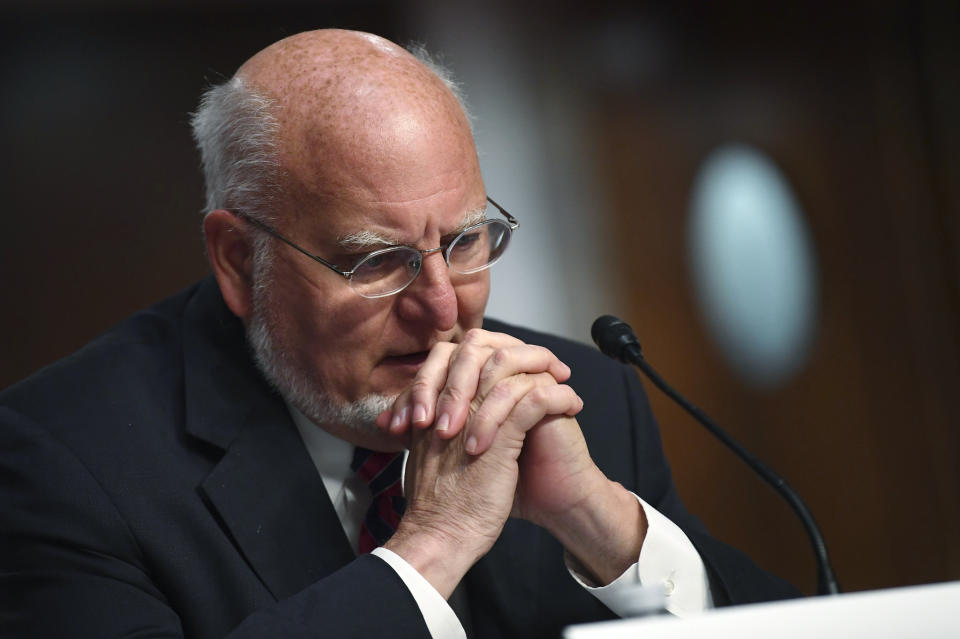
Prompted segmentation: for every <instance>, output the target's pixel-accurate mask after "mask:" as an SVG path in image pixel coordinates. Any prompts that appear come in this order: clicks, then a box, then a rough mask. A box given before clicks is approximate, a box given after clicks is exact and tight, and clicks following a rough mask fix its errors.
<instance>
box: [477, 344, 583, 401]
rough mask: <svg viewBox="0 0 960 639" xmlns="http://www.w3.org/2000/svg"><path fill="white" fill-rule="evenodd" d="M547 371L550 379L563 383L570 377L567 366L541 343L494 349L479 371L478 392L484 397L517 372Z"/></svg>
mask: <svg viewBox="0 0 960 639" xmlns="http://www.w3.org/2000/svg"><path fill="white" fill-rule="evenodd" d="M543 372H547V373H550V375H551V377H552V379H553V380H555V381H557V382H564V381H566V380H567V379H569V378H570V368H569V367H568V366H567V365H566V364H564V363H563V362H561V361H560V360H559V359H558V358H557V356H556V355H554V354H553V352H551V351H550V350H549V349H547V348H544V347H543V346H534V345H531V344H523V343H521V344H519V345H514V346H508V347H505V348H498V349H496V350H495V351H494V352H493V353H492V354H491V355H490V357H489V358H487V361H486V362H485V363H484V365H483V369H482V370H481V371H480V381H479V384H478V386H477V392H478V394H479V395H480V396H481V397H484V396H486V394H487V393H488V392H490V389H491V388H493V386H494V385H495V384H497V383H498V382H499V381H500V380H502V379H506V378H507V377H510V376H512V375H516V374H517V373H543Z"/></svg>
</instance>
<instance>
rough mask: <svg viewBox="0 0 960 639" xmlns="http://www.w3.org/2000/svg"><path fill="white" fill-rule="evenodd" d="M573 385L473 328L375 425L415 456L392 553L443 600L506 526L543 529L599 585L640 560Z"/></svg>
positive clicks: (636, 517) (635, 519)
mask: <svg viewBox="0 0 960 639" xmlns="http://www.w3.org/2000/svg"><path fill="white" fill-rule="evenodd" d="M569 377H570V369H569V368H568V367H567V366H566V365H565V364H564V363H563V362H561V361H560V360H559V359H558V358H557V357H556V356H555V355H554V354H553V353H552V352H550V351H549V350H547V349H546V348H543V347H540V346H531V345H528V344H525V343H523V342H522V341H520V340H518V339H516V338H514V337H512V336H509V335H505V334H502V333H492V332H488V331H483V330H480V329H472V330H470V331H468V332H467V333H466V334H465V335H464V337H463V339H462V340H461V342H459V343H456V344H454V343H440V344H437V345H436V346H435V347H434V348H433V349H432V350H431V352H430V354H429V356H428V357H427V359H426V361H425V362H424V364H423V366H422V367H421V369H420V371H419V372H418V374H417V376H416V378H415V380H414V382H413V384H412V385H411V386H410V388H408V389H407V390H406V391H405V392H403V393H402V394H401V395H400V396H399V397H398V398H397V400H396V401H395V403H394V405H393V407H392V409H390V410H387V411H385V412H384V413H382V414H381V415H380V416H379V417H378V419H377V426H378V427H379V428H380V429H382V430H384V431H386V432H389V433H391V434H393V435H394V436H396V437H401V438H405V439H408V445H409V448H410V456H409V458H408V461H407V470H406V477H405V494H406V497H407V510H406V513H405V514H404V517H403V519H402V521H401V522H400V526H399V528H398V530H397V532H396V534H395V535H394V536H393V537H392V538H391V540H390V541H389V542H388V543H387V544H386V547H387V548H388V549H390V550H392V551H394V552H396V553H397V554H399V555H400V556H401V557H403V558H404V559H405V560H406V561H407V562H408V563H410V564H411V565H412V566H413V567H414V568H416V569H417V570H418V571H419V572H420V574H422V575H423V576H424V577H425V578H427V580H428V581H430V582H431V583H432V584H433V585H434V587H435V588H436V589H437V590H438V591H439V592H440V593H441V594H442V595H443V596H445V597H446V596H449V595H450V593H452V591H453V588H454V587H456V584H457V583H459V581H460V579H461V578H462V576H463V575H464V574H465V573H466V571H467V570H469V568H470V567H471V566H472V565H473V564H474V563H476V561H477V560H478V559H479V558H480V557H482V556H483V555H485V554H486V553H487V552H488V551H489V550H490V548H491V547H492V545H493V543H494V542H495V541H496V540H497V538H498V537H499V536H500V532H501V530H502V529H503V526H504V524H505V523H506V520H507V518H508V517H509V516H514V517H520V518H523V519H527V520H529V521H531V522H533V523H535V524H538V525H540V526H543V527H545V528H547V530H549V531H550V532H551V533H552V534H554V536H555V537H557V539H559V540H560V542H561V543H562V544H563V545H564V546H565V548H567V550H568V551H570V552H571V553H572V554H574V556H576V557H577V558H578V559H579V560H580V561H581V563H582V564H583V565H584V566H586V567H587V568H588V569H589V570H590V572H591V573H592V574H593V575H594V578H595V579H596V580H597V581H599V582H603V583H607V582H608V581H610V580H612V579H613V578H615V577H616V576H617V575H618V574H619V572H620V571H622V570H623V569H625V568H626V567H627V566H628V565H629V564H630V563H633V562H634V561H636V558H637V555H638V554H639V549H640V544H642V539H643V533H644V532H645V527H646V522H645V519H644V517H643V514H642V509H641V508H640V507H639V505H638V504H637V502H636V500H635V498H634V497H633V496H632V495H630V494H629V493H627V492H626V491H625V490H623V488H622V487H621V486H620V485H619V484H616V483H615V482H611V481H609V480H607V478H606V477H605V476H604V475H603V473H602V472H600V470H599V469H598V468H597V466H596V465H595V464H594V463H593V460H592V459H591V458H590V454H589V451H588V450H587V446H586V442H585V441H584V438H583V434H582V433H581V431H580V427H579V424H578V423H577V421H576V419H575V418H574V416H575V415H576V414H577V413H579V412H580V410H581V409H582V408H583V401H582V400H581V399H580V397H578V396H577V394H576V393H575V392H574V391H573V389H572V388H570V387H569V386H567V385H565V384H563V382H565V381H567V380H568V379H569ZM624 508H626V510H624Z"/></svg>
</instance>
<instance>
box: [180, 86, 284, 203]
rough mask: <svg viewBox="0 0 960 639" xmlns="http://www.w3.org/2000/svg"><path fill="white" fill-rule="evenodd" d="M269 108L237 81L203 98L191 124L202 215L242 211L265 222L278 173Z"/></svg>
mask: <svg viewBox="0 0 960 639" xmlns="http://www.w3.org/2000/svg"><path fill="white" fill-rule="evenodd" d="M272 108H273V101H272V100H271V99H270V98H268V97H266V96H264V95H261V94H259V93H257V92H256V91H254V90H253V89H251V88H250V87H247V86H246V85H245V84H244V82H243V79H242V78H240V77H239V76H234V77H233V78H232V79H231V80H228V81H227V82H225V83H223V84H219V85H215V86H212V87H210V88H209V89H207V91H205V92H204V94H203V97H202V98H201V99H200V106H199V107H198V108H197V111H196V113H194V114H193V117H192V118H191V125H192V126H193V137H194V140H196V143H197V148H198V149H199V150H200V158H201V162H202V166H203V176H204V181H205V184H206V206H205V208H204V214H206V213H209V212H210V211H213V210H215V209H237V208H242V209H243V210H244V212H245V213H247V214H248V215H253V216H256V217H258V218H260V217H266V215H267V211H269V210H270V206H269V205H270V204H271V203H272V202H273V200H274V199H275V197H276V191H277V188H278V187H277V184H278V176H279V173H280V163H279V159H278V150H277V147H278V134H279V130H280V124H279V122H278V121H277V118H276V117H275V116H274V115H273V113H272Z"/></svg>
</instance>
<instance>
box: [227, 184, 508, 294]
mask: <svg viewBox="0 0 960 639" xmlns="http://www.w3.org/2000/svg"><path fill="white" fill-rule="evenodd" d="M487 201H488V202H490V204H493V206H494V207H496V209H497V211H499V212H500V214H501V215H502V216H503V217H505V218H506V219H507V226H508V227H509V229H510V233H511V234H513V232H514V231H516V230H517V229H518V228H520V221H519V220H518V219H517V218H515V217H514V216H513V215H511V214H510V213H508V212H507V210H506V209H504V208H503V207H502V206H500V205H499V204H497V203H496V202H495V201H494V200H493V199H492V198H491V197H489V196H487ZM228 210H229V211H230V213H233V214H234V215H236V216H237V217H239V218H240V219H242V220H243V221H245V222H247V223H249V224H251V225H252V226H254V227H256V228H258V229H260V230H261V231H263V232H265V233H267V234H268V235H272V236H273V237H275V238H276V239H278V240H280V241H281V242H283V243H284V244H286V245H288V246H290V247H291V248H293V249H295V250H297V251H299V252H300V253H303V254H304V255H306V256H307V257H309V258H310V259H311V260H313V261H314V262H317V263H319V264H323V265H324V266H326V267H327V268H328V269H330V270H331V271H333V272H334V273H336V274H338V275H341V276H342V277H343V278H344V279H346V280H347V282H348V283H349V284H350V288H352V289H353V290H354V291H356V290H357V289H356V287H355V286H353V274H354V273H355V272H356V270H357V269H358V268H359V267H360V266H361V265H362V264H363V263H364V262H365V261H367V260H368V259H369V258H371V257H376V256H377V255H380V254H382V253H387V252H391V251H394V250H396V249H397V248H408V249H412V250H414V251H417V252H419V253H420V255H422V256H424V257H425V256H427V255H430V254H431V253H436V252H437V251H443V250H444V249H446V251H444V254H443V259H444V261H445V262H446V263H447V268H449V267H450V254H449V249H450V247H451V246H452V245H453V244H455V243H456V241H457V240H459V239H460V238H461V237H462V236H463V235H464V234H465V233H469V232H470V231H472V230H473V229H475V228H478V227H480V226H483V225H484V224H488V223H489V222H490V221H491V220H489V219H485V220H483V221H482V222H477V223H476V224H471V225H470V226H468V227H467V228H465V229H463V230H462V231H460V232H459V233H458V234H457V236H456V237H455V238H453V239H452V240H450V241H449V242H447V243H446V244H441V245H440V246H438V247H436V248H431V249H418V248H417V247H415V246H407V245H405V244H396V245H393V246H386V247H384V248H382V249H377V250H375V251H370V252H369V253H366V254H365V255H363V256H362V257H360V259H358V260H357V263H356V265H355V266H354V267H353V268H352V269H351V270H349V271H346V270H343V269H342V268H340V267H339V266H337V265H336V264H334V263H333V262H330V261H328V260H325V259H323V258H322V257H320V256H319V255H316V254H315V253H311V252H310V251H308V250H307V249H305V248H303V247H301V246H298V245H297V244H295V243H294V242H293V241H292V240H289V239H287V238H286V237H284V236H283V234H281V233H280V232H279V231H277V230H276V229H274V228H273V227H272V226H270V225H269V224H267V223H265V222H261V221H260V220H258V219H257V218H255V217H253V216H252V215H250V214H248V213H246V212H245V211H243V210H242V209H228ZM498 259H499V258H498ZM494 262H496V260H494ZM494 262H490V263H489V264H487V265H486V266H484V267H482V268H478V269H476V270H474V271H470V273H478V272H480V271H483V270H485V269H488V268H490V267H491V266H493V264H494ZM420 264H421V266H420V267H419V268H418V269H417V273H416V274H415V275H414V276H413V277H412V278H411V279H410V281H409V282H407V283H406V284H404V285H403V286H401V287H400V288H398V289H396V290H393V291H390V292H388V293H380V294H377V295H363V294H362V293H360V292H359V291H357V295H360V296H361V297H366V298H368V299H376V298H378V297H388V296H390V295H396V294H397V293H399V292H400V291H402V290H403V289H405V288H407V287H408V286H410V285H411V284H412V283H413V282H414V281H415V280H416V279H417V278H418V277H420V273H421V271H422V269H423V266H422V265H423V260H421V261H420Z"/></svg>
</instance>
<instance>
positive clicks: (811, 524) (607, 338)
mask: <svg viewBox="0 0 960 639" xmlns="http://www.w3.org/2000/svg"><path fill="white" fill-rule="evenodd" d="M590 335H591V336H592V337H593V341H594V342H595V343H596V344H597V347H598V348H599V349H600V351H601V352H603V354H604V355H608V356H610V357H612V358H614V359H616V360H619V361H621V362H623V363H625V364H633V365H635V366H637V367H638V368H639V369H640V370H642V371H643V372H644V374H645V375H646V376H647V377H648V378H650V381H651V382H653V384H654V386H656V387H657V388H659V389H660V390H661V391H663V392H664V393H665V394H666V395H667V396H668V397H669V398H670V399H672V400H673V401H675V402H676V403H678V404H679V405H680V406H681V407H683V409H684V410H685V411H687V412H688V413H690V414H691V415H693V417H694V418H695V419H696V420H697V421H698V422H700V424H702V425H703V427H704V428H706V429H707V430H708V431H710V433H711V434H712V435H713V436H714V437H716V438H717V439H719V440H720V441H721V442H722V443H723V444H724V445H725V446H726V447H727V448H729V449H730V450H732V451H733V452H734V453H735V454H736V455H737V457H739V458H740V459H742V460H743V461H744V462H745V463H746V464H747V465H748V466H749V467H750V468H751V469H752V470H753V471H754V472H755V473H756V474H757V475H759V476H760V478H761V479H763V480H764V481H765V482H767V483H768V484H770V485H771V486H772V487H773V489H774V490H776V491H777V492H778V493H779V494H780V496H781V497H783V499H785V500H786V502H787V503H788V504H789V505H790V508H792V509H793V512H795V513H796V514H797V516H798V517H799V518H800V521H801V522H802V523H803V527H804V529H805V530H806V532H807V536H808V537H809V538H810V544H811V545H812V546H813V553H814V555H815V556H816V560H817V593H818V594H820V595H836V594H839V592H840V587H839V586H838V585H837V579H836V576H835V575H834V572H833V567H832V566H831V565H830V558H829V557H828V556H827V546H826V543H825V542H824V540H823V534H821V532H820V528H819V527H818V526H817V523H816V522H815V521H814V519H813V514H812V513H811V512H810V509H809V508H807V506H806V504H804V503H803V500H802V499H800V495H798V494H797V492H796V491H795V490H794V489H793V488H791V487H790V485H789V484H788V483H787V481H786V480H785V479H784V478H783V477H781V476H780V475H779V474H777V473H776V472H774V471H773V470H772V469H771V468H770V467H769V466H767V465H766V464H764V463H763V462H762V461H760V460H759V459H757V458H756V457H754V456H753V454H751V453H750V452H749V451H748V450H747V449H746V448H744V447H743V446H741V445H740V443H739V442H737V441H736V440H735V439H733V438H732V437H731V436H730V435H728V434H727V433H726V432H725V431H724V430H723V429H721V428H720V427H719V426H717V424H716V423H715V422H714V421H713V420H712V419H710V418H709V417H708V416H707V414H706V413H704V412H703V411H702V410H700V409H699V408H697V407H696V406H695V405H693V404H691V403H690V402H689V401H687V399H686V398H684V397H683V396H682V395H681V394H680V393H678V392H677V391H675V390H674V389H673V388H672V387H671V386H670V385H669V384H667V383H666V382H665V381H664V380H663V378H662V377H660V375H658V374H657V372H656V371H655V370H653V367H651V366H650V364H649V363H647V360H645V359H644V357H643V351H642V349H641V348H640V341H639V340H638V339H637V337H636V335H634V333H633V329H631V328H630V325H629V324H627V323H626V322H624V321H623V320H620V319H618V318H616V317H614V316H613V315H602V316H600V317H598V318H597V319H596V321H594V323H593V326H592V327H591V328H590Z"/></svg>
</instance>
